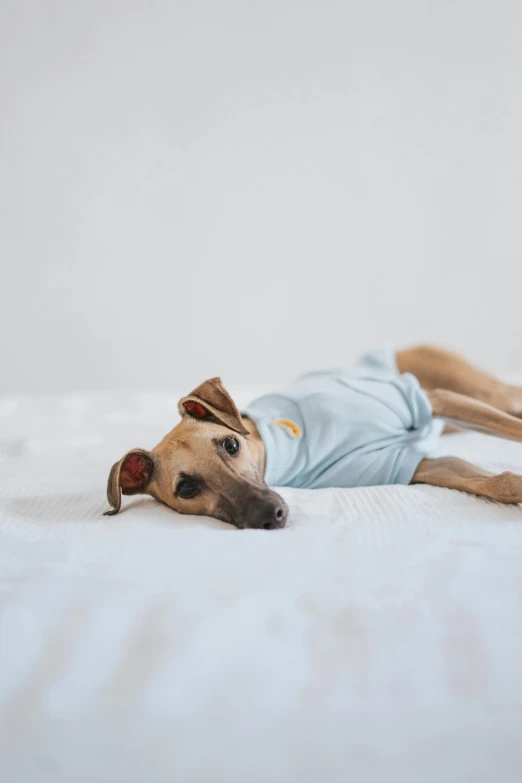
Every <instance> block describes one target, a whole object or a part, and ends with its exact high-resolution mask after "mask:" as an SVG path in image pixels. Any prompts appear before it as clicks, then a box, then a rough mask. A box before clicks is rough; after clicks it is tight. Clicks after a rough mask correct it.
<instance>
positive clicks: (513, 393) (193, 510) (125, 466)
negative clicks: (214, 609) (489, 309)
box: [106, 346, 522, 530]
mask: <svg viewBox="0 0 522 783" xmlns="http://www.w3.org/2000/svg"><path fill="white" fill-rule="evenodd" d="M395 361H396V365H397V368H398V371H399V373H411V374H412V375H414V376H415V377H416V378H417V379H418V381H419V383H420V385H421V387H422V388H423V389H424V390H425V391H426V393H427V396H428V399H429V402H430V404H431V408H432V410H433V416H434V417H438V418H442V419H444V420H446V421H449V422H452V423H454V424H455V423H456V424H457V425H458V427H459V428H460V427H465V428H469V429H474V430H479V431H482V432H486V433H489V434H492V435H497V436H500V437H505V438H510V439H513V440H519V441H522V420H521V419H519V418H517V417H519V416H522V388H520V387H517V386H509V385H506V384H504V383H502V382H500V381H498V380H496V379H494V378H492V377H491V376H488V375H486V374H485V373H483V372H481V371H480V370H478V369H477V368H475V367H473V366H472V365H470V364H469V363H468V362H466V361H465V360H464V359H461V358H460V357H458V356H456V355H454V354H452V353H450V352H448V351H445V350H442V349H439V348H432V347H427V346H421V347H418V348H413V349H410V350H406V351H399V352H398V353H397V354H395ZM179 411H180V413H181V416H182V419H181V422H180V423H179V424H178V425H177V426H176V427H174V429H173V430H172V431H171V432H169V433H168V435H166V436H165V438H164V439H163V440H162V441H161V443H159V444H158V445H157V446H156V447H155V448H154V449H153V450H152V451H151V452H149V451H145V450H143V449H133V450H132V451H129V452H127V454H125V455H124V456H123V457H122V458H121V459H120V460H119V462H117V463H116V464H115V465H113V467H112V470H111V472H110V475H109V481H108V487H107V497H108V501H109V503H110V505H111V507H112V508H111V510H109V511H107V512H106V514H109V515H112V514H116V513H118V511H119V510H120V507H121V494H122V493H123V494H124V495H134V494H137V493H145V494H148V495H151V496H152V497H154V498H156V500H159V501H160V502H162V503H164V504H165V505H167V506H170V507H171V508H173V509H175V510H176V511H179V512H181V513H183V514H198V515H206V516H211V517H216V518H217V519H221V520H224V521H225V522H229V523H231V524H233V525H235V526H236V527H239V528H245V527H249V528H263V529H266V530H270V529H274V528H279V527H283V526H284V525H285V523H286V519H287V516H288V508H287V506H286V503H285V502H284V500H283V499H282V498H281V497H280V496H279V495H278V494H277V493H276V492H274V491H273V490H272V489H270V488H269V487H268V486H267V483H266V481H265V476H264V473H265V457H266V455H265V446H264V443H263V440H262V438H261V436H260V434H259V432H258V430H257V428H256V426H255V424H254V422H253V421H251V420H250V419H248V418H246V417H242V416H241V414H240V412H239V411H238V409H237V407H236V405H235V403H234V402H233V400H232V398H231V397H230V395H229V394H228V392H227V391H226V390H225V389H224V388H223V386H222V385H221V381H220V380H219V378H213V379H211V380H208V381H205V383H203V384H202V385H201V386H199V387H198V388H197V389H195V390H194V391H193V392H192V394H189V395H188V396H187V397H184V398H183V399H181V400H180V402H179ZM287 424H288V426H290V427H291V426H292V422H288V423H287ZM294 426H295V425H294ZM450 431H455V429H454V427H452V426H450V427H447V428H446V430H445V432H450ZM411 483H423V484H432V485H434V486H439V487H448V488H452V489H458V490H461V491H463V492H468V493H471V494H475V495H484V496H486V497H489V498H492V499H493V500H497V501H500V502H502V503H522V476H518V475H516V474H513V473H502V474H500V475H494V474H492V473H489V472H488V471H485V470H482V469H480V468H477V467H475V466H474V465H471V464H470V463H467V462H465V461H464V460H461V459H457V458H454V457H443V458H439V459H423V460H422V461H421V462H420V464H419V465H418V468H417V470H416V472H415V474H414V476H413V478H412V481H411Z"/></svg>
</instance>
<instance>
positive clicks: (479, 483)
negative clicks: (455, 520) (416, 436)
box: [411, 457, 522, 503]
mask: <svg viewBox="0 0 522 783" xmlns="http://www.w3.org/2000/svg"><path fill="white" fill-rule="evenodd" d="M411 483H412V484H431V485H432V486H434V487H446V488H447V489H458V490H460V491H461V492H468V493H469V494H470V495H482V496H484V497H487V498H491V500H497V501H499V503H522V476H519V475H517V474H516V473H509V472H506V473H499V474H495V473H490V472H489V471H487V470H483V469H482V468H478V467H476V466H475V465H472V464H471V463H470V462H466V461H465V460H463V459H458V458H457V457H440V458H438V459H424V460H422V462H421V463H420V465H419V467H418V468H417V471H416V472H415V475H414V476H413V479H412V482H411Z"/></svg>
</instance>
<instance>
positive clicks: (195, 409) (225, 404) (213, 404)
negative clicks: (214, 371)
mask: <svg viewBox="0 0 522 783" xmlns="http://www.w3.org/2000/svg"><path fill="white" fill-rule="evenodd" d="M178 407H179V412H180V413H181V415H182V416H190V417H191V418H193V419H201V420H203V421H215V422H217V423H218V424H224V425H225V427H228V428H229V429H231V430H234V432H239V434H240V435H248V430H247V428H246V427H245V425H244V424H243V421H242V419H241V414H240V413H239V411H238V409H237V407H236V404H235V402H234V400H233V399H232V397H231V396H230V394H229V393H228V392H227V390H226V389H225V388H224V387H223V384H222V383H221V378H210V380H208V381H205V382H204V383H202V384H201V386H198V388H197V389H194V391H193V392H192V393H191V394H189V395H188V396H187V397H183V399H181V400H180V401H179V405H178Z"/></svg>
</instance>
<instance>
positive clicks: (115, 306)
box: [0, 0, 522, 392]
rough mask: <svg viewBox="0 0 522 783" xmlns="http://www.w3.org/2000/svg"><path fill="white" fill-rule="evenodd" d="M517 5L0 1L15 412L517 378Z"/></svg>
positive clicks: (0, 311)
mask: <svg viewBox="0 0 522 783" xmlns="http://www.w3.org/2000/svg"><path fill="white" fill-rule="evenodd" d="M521 30H522V4H520V3H519V2H517V0H481V1H478V0H453V1H452V2H435V0H395V1H394V2H389V0H364V1H363V0H360V2H355V1H352V2H350V1H349V0H342V1H340V2H331V0H322V1H321V2H319V0H316V1H315V2H303V0H301V1H300V2H291V1H290V0H277V1H270V0H263V1H262V2H261V1H256V2H228V1H227V0H215V1H214V2H212V0H204V1H203V2H198V1H197V0H192V1H191V2H173V1H171V2H163V1H157V2H155V1H154V0H151V2H118V1H117V0H110V1H108V0H104V2H99V1H98V0H88V1H87V0H76V1H74V0H73V1H72V2H65V0H62V1H61V2H59V1H56V0H55V1H54V2H51V1H49V0H2V3H1V5H0V31H1V41H0V44H1V45H0V93H1V96H0V97H1V102H0V106H1V113H2V121H1V124H0V141H1V146H0V174H1V176H0V209H1V212H0V215H1V231H0V252H1V257H0V258H1V265H2V270H1V282H0V340H1V341H2V342H1V365H0V366H1V371H0V391H2V392H17V391H25V392H47V391H61V390H70V389H89V388H107V387H125V386H130V387H147V388H152V387H163V388H168V387H170V386H175V387H177V388H179V387H181V386H185V385H186V387H187V391H188V389H189V388H191V387H193V386H195V385H196V384H197V383H199V382H200V381H201V380H202V379H203V378H205V377H208V376H212V375H215V374H220V375H222V377H223V379H224V381H225V383H249V384H251V383H259V382H263V383H265V382H272V381H273V382H276V381H280V380H286V379H287V378H291V377H292V376H293V375H294V374H295V373H297V372H300V371H302V370H305V369H309V368H314V367H318V366H327V365H329V364H338V363H343V362H348V361H350V360H352V359H354V358H355V357H356V356H357V355H358V353H360V352H361V351H363V350H366V349H368V348H374V347H377V346H379V345H382V344H399V345H400V344H405V343H411V342H415V341H417V340H433V341H437V342H441V343H443V344H447V345H451V346H454V347H455V348H457V349H459V350H461V351H463V352H465V353H467V354H468V355H470V356H471V357H472V358H474V359H475V360H480V361H481V362H482V363H483V364H485V365H486V366H489V367H491V368H492V369H495V370H499V371H500V370H520V369H521V368H522V351H521V350H520V335H521V330H520V321H521V294H522V263H521V256H522V254H521V251H522V239H521V231H520V223H521V221H520V206H521V195H522V156H521V154H520V140H521V139H522V79H521V73H522V46H521Z"/></svg>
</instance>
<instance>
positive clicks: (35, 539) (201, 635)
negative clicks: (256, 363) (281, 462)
mask: <svg viewBox="0 0 522 783" xmlns="http://www.w3.org/2000/svg"><path fill="white" fill-rule="evenodd" d="M232 391H235V392H236V396H237V397H238V398H239V401H240V403H241V404H242V403H245V402H247V401H248V399H247V398H248V396H249V394H248V391H247V390H243V391H242V390H232ZM179 396H180V395H177V394H175V393H173V394H171V395H167V394H160V393H158V394H155V393H149V394H145V393H143V394H137V393H116V392H115V393H111V394H90V395H83V396H80V395H76V396H69V397H66V398H61V399H54V398H46V399H43V398H41V399H29V398H25V399H21V398H20V399H18V398H17V399H3V400H1V401H0V483H1V492H0V577H1V586H2V594H1V614H0V719H1V732H0V741H1V742H2V752H1V757H0V758H1V762H0V763H1V765H2V769H1V770H0V778H1V780H2V781H3V783H33V782H36V781H38V782H39V781H51V780H52V781H64V783H172V781H182V783H191V782H192V781H213V782H216V781H223V782H224V783H235V782H236V781H237V782H238V783H250V782H251V781H256V782H257V781H259V783H292V782H293V781H299V782H301V781H311V782H314V783H315V781H321V783H329V782H330V781H332V782H333V781H339V783H341V782H342V783H346V781H355V782H356V783H361V782H362V783H364V781H381V780H383V781H384V780H385V781H400V783H404V782H405V781H406V782H408V781H412V782H413V781H415V783H418V781H423V782H424V783H425V782H426V781H445V782H447V781H450V782H451V781H459V782H461V781H467V780H474V781H484V782H486V781H488V783H489V781H492V780H498V781H502V783H509V782H510V781H520V779H521V778H522V741H521V740H522V736H521V731H522V677H521V665H522V508H521V507H504V506H501V505H498V504H495V503H493V502H488V501H486V500H480V499H477V498H474V497H469V496H466V495H463V494H460V493H457V492H452V491H450V490H442V489H435V488H429V487H383V488H372V489H358V490H333V489H332V490H317V491H305V490H299V491H298V490H283V491H282V494H283V495H284V496H285V498H286V499H287V501H288V503H289V506H290V509H291V514H290V519H289V522H288V525H287V527H286V529H284V530H282V531H273V532H272V531H271V532H266V531H237V530H235V529H233V528H231V527H229V526H227V525H225V524H222V523H220V522H217V521H212V520H209V519H204V518H190V517H181V516H178V515H176V514H175V513H174V512H172V511H170V510H168V509H166V508H164V507H163V506H161V505H159V504H157V503H155V502H154V501H153V500H151V499H147V498H140V497H138V498H124V507H125V511H124V513H122V514H121V515H119V516H117V517H114V518H107V517H103V516H102V512H103V510H104V509H105V508H106V501H105V483H106V479H107V474H108V471H109V468H110V466H111V465H112V463H113V462H114V461H115V460H116V459H117V458H119V457H120V456H121V455H122V454H123V453H124V452H125V451H126V450H128V449H129V448H131V447H134V446H142V447H145V448H148V447H152V446H153V445H155V443H156V442H157V441H158V440H159V439H160V437H161V436H162V435H163V434H164V433H165V431H166V430H167V429H168V428H170V426H172V425H173V424H174V423H175V421H176V419H177V413H176V400H177V398H178V397H179ZM444 451H451V452H452V453H455V454H458V455H460V456H463V457H467V458H469V459H472V460H475V461H476V462H478V463H481V464H483V465H484V466H486V467H489V468H494V469H498V470H504V469H516V470H518V471H522V444H516V443H510V442H507V441H501V440H495V439H492V438H488V437H486V436H483V435H475V434H461V435H454V436H448V437H447V438H446V439H444V443H443V447H442V449H441V453H442V452H444Z"/></svg>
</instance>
